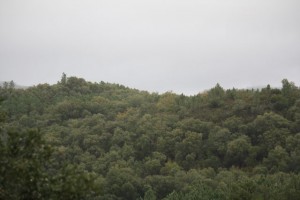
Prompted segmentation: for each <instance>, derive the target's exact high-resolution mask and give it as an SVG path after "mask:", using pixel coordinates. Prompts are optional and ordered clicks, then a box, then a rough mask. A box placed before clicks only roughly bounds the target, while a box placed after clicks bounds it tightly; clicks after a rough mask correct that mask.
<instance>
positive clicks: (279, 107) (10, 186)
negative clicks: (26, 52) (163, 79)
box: [0, 74, 300, 200]
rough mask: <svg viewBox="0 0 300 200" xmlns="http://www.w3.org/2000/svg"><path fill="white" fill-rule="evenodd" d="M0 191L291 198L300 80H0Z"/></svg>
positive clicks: (297, 177)
mask: <svg viewBox="0 0 300 200" xmlns="http://www.w3.org/2000/svg"><path fill="white" fill-rule="evenodd" d="M0 102H1V103H0V128H1V130H0V131H1V135H0V156H1V159H0V199H3V200H4V199H5V200H15V199H20V200H21V199H22V200H23V199H24V200H25V199H53V200H54V199H64V200H65V199H87V200H125V199H126V200H160V199H163V200H195V199H200V200H201V199H203V200H208V199H210V200H217V199H220V200H221V199H222V200H223V199H225V200H226V199H227V200H231V199H236V200H239V199H243V200H252V199H253V200H270V199H271V200H273V199H274V200H276V199H278V200H299V199H300V174H299V172H300V88H299V87H297V86H296V85H295V84H294V83H293V82H289V81H288V80H286V79H284V80H282V87H281V88H272V87H271V86H270V85H268V86H266V87H264V88H261V89H234V88H233V89H228V90H224V89H223V88H222V87H221V86H220V85H219V84H216V86H215V87H214V88H211V89H209V90H207V91H205V92H201V93H199V94H197V95H194V96H185V95H183V94H182V95H178V94H175V93H172V92H166V93H164V94H158V93H149V92H147V91H139V90H136V89H131V88H127V87H125V86H123V85H119V84H111V83H105V82H99V83H92V82H88V81H85V80H84V79H82V78H77V77H67V76H66V75H65V74H63V75H62V78H61V80H59V81H58V83H57V84H54V85H49V84H39V85H37V86H33V87H29V88H27V89H18V88H16V87H14V83H13V81H12V82H10V83H6V84H4V85H3V86H2V87H1V88H0Z"/></svg>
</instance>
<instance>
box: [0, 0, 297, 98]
mask: <svg viewBox="0 0 300 200" xmlns="http://www.w3.org/2000/svg"><path fill="white" fill-rule="evenodd" d="M63 72H65V73H66V74H67V75H68V76H77V77H82V78H84V79H86V80H88V81H92V82H100V81H105V82H111V83H120V84H123V85H125V86H129V87H132V88H137V89H141V90H148V91H154V92H155V91H156V92H165V91H170V90H172V91H174V92H176V93H185V94H196V93H198V92H200V91H203V90H205V89H209V88H211V87H213V86H214V85H215V84H216V83H220V84H221V86H223V87H224V88H232V87H236V88H246V87H251V86H265V85H267V84H268V83H270V84H271V86H281V80H282V79H283V78H287V79H288V80H290V81H293V82H295V83H296V85H297V86H299V85H300V1H299V0H26V1H25V0H0V80H1V81H9V80H14V81H15V82H16V83H17V84H20V85H36V84H38V83H50V84H54V83H57V81H59V80H60V78H61V74H62V73H63Z"/></svg>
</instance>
